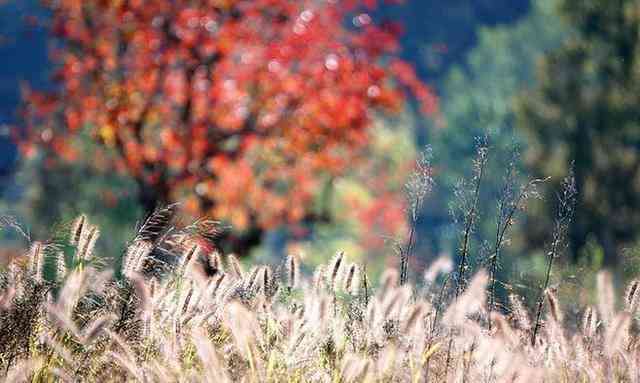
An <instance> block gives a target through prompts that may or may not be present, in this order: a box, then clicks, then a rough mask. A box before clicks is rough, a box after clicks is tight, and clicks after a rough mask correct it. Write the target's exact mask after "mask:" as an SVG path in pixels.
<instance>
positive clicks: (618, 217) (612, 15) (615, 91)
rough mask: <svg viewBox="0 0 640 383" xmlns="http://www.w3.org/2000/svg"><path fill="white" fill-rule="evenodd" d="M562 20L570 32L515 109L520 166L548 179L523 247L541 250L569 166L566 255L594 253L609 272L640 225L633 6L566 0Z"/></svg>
mask: <svg viewBox="0 0 640 383" xmlns="http://www.w3.org/2000/svg"><path fill="white" fill-rule="evenodd" d="M561 15H562V16H563V17H564V19H565V20H566V21H567V22H568V24H569V25H570V27H571V28H572V29H573V30H574V31H575V33H572V34H571V36H570V38H569V39H567V40H565V41H564V42H563V44H562V46H560V47H558V48H557V49H554V50H553V51H551V52H549V53H547V54H546V55H545V57H544V59H543V60H542V61H541V62H540V65H539V67H538V70H537V78H536V80H537V81H536V85H535V87H534V88H533V89H532V90H531V91H529V92H526V93H524V94H522V95H521V97H519V100H518V105H517V116H518V125H519V127H521V128H522V132H523V133H525V135H526V141H527V144H528V145H527V146H528V149H527V151H526V154H525V159H526V162H527V165H528V167H529V168H530V169H532V171H533V173H534V174H535V175H545V176H552V177H553V178H552V180H551V182H550V183H549V184H548V187H547V188H546V190H545V194H546V198H545V203H544V204H542V206H541V209H539V210H536V211H532V214H530V222H529V224H528V225H527V230H526V233H527V240H528V244H529V245H530V247H533V248H536V247H539V246H540V243H541V242H542V241H541V238H543V237H544V233H542V232H541V229H543V228H546V227H548V225H549V217H551V216H552V215H551V214H550V213H549V212H551V211H553V209H554V206H553V203H552V202H553V201H554V190H557V185H558V183H559V182H560V180H561V177H562V176H564V174H566V172H567V171H568V169H569V168H570V167H571V166H573V168H574V172H575V177H576V186H577V189H578V200H577V206H576V210H575V222H574V224H573V225H572V227H571V232H570V252H571V255H572V256H573V259H574V260H576V261H577V260H578V259H579V258H581V254H583V253H584V252H585V251H586V252H593V251H590V250H589V249H593V248H594V246H595V247H597V248H599V249H601V250H602V262H603V264H604V265H607V266H616V265H619V264H620V262H621V261H622V260H623V257H622V256H621V254H622V253H623V251H625V249H627V248H629V247H630V246H632V245H633V244H634V243H635V242H636V241H637V240H638V234H639V231H638V227H639V226H640V109H639V108H638V105H640V75H639V74H640V40H639V39H638V35H639V33H640V3H638V2H637V1H635V0H628V1H624V0H619V1H608V0H585V1H580V2H576V1H563V2H562V3H561ZM572 164H573V165H572Z"/></svg>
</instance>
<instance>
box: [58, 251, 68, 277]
mask: <svg viewBox="0 0 640 383" xmlns="http://www.w3.org/2000/svg"><path fill="white" fill-rule="evenodd" d="M66 276H67V262H66V260H65V259H64V253H63V252H62V251H59V252H58V253H57V254H56V281H57V282H59V283H60V282H62V281H63V280H64V278H65V277H66Z"/></svg>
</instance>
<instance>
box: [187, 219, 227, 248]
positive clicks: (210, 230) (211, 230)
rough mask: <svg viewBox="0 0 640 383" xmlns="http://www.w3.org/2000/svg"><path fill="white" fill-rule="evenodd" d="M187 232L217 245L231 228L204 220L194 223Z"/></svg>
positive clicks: (220, 223)
mask: <svg viewBox="0 0 640 383" xmlns="http://www.w3.org/2000/svg"><path fill="white" fill-rule="evenodd" d="M189 229H191V230H189ZM187 230H188V231H192V232H193V233H194V234H195V235H197V236H198V237H200V238H202V239H204V240H206V241H207V242H209V243H215V242H216V241H217V240H218V239H219V238H220V237H221V236H222V235H223V234H224V233H225V232H226V231H227V230H229V227H227V226H224V225H223V224H222V222H220V221H214V220H210V219H203V220H198V221H196V222H194V223H193V224H192V225H190V226H189V227H187Z"/></svg>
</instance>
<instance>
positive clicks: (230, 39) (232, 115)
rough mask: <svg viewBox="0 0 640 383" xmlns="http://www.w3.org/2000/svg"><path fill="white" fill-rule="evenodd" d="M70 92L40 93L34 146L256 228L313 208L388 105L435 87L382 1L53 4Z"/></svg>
mask: <svg viewBox="0 0 640 383" xmlns="http://www.w3.org/2000/svg"><path fill="white" fill-rule="evenodd" d="M46 4H47V5H48V6H49V7H50V8H51V10H52V14H53V16H52V18H53V34H54V36H55V38H56V40H57V45H56V48H55V50H54V52H53V56H52V57H53V60H54V62H55V63H56V64H57V70H56V73H55V79H56V81H57V83H58V87H57V89H56V90H55V91H54V92H50V93H46V92H37V91H32V92H30V93H29V94H28V101H29V102H28V104H27V105H26V108H25V114H24V115H25V118H26V121H27V122H28V130H27V131H26V132H25V133H24V134H23V137H22V138H23V140H22V148H23V150H24V152H25V153H30V152H33V151H34V150H36V149H38V148H44V149H46V150H48V151H50V152H51V153H54V154H55V156H57V157H60V158H63V159H65V160H67V161H74V160H77V158H78V157H79V156H80V155H81V153H82V148H80V147H78V146H77V145H75V144H74V140H73V137H76V136H78V135H80V134H86V135H88V136H90V137H91V138H92V139H93V140H95V141H97V142H99V143H100V144H101V146H102V148H104V150H102V151H100V152H98V153H96V154H95V157H94V158H92V162H93V164H94V165H95V166H97V167H100V168H102V169H117V170H118V171H120V172H123V173H127V174H129V175H131V176H132V177H133V178H134V179H135V180H136V182H137V183H138V185H139V189H140V201H141V203H142V205H143V206H144V208H145V209H146V210H147V211H151V210H152V209H154V208H155V207H156V206H157V205H158V204H161V203H167V202H169V201H173V200H178V199H184V200H186V201H187V202H186V207H187V209H188V210H189V211H190V212H191V213H193V214H206V215H210V216H213V217H215V218H217V219H221V220H226V221H228V222H230V223H232V224H233V225H234V226H235V227H236V228H238V229H239V230H244V231H245V232H252V233H253V236H255V235H256V233H259V232H260V231H261V230H262V229H264V228H269V227H274V226H276V225H280V224H295V223H298V222H301V221H304V220H308V219H313V218H314V217H313V215H314V212H313V211H311V206H312V205H313V204H312V203H311V202H312V201H313V199H314V197H315V196H316V195H317V191H318V190H321V189H322V188H321V186H322V182H324V181H325V180H327V179H332V178H334V177H337V176H340V175H341V174H343V173H344V171H345V170H346V169H347V168H348V167H349V166H354V165H356V164H358V163H361V162H362V161H364V160H365V159H366V150H365V149H366V147H367V144H368V142H369V134H368V133H369V131H368V127H369V126H370V125H371V121H372V119H373V118H374V115H375V113H376V112H382V113H392V114H393V113H398V112H399V111H401V109H402V107H403V103H404V101H405V100H406V97H407V94H411V95H412V96H414V97H416V98H417V99H418V100H419V101H420V103H421V106H422V109H423V111H425V112H431V111H433V110H434V109H435V98H434V96H433V95H432V93H431V91H430V90H429V88H428V87H426V86H425V85H424V84H423V83H422V82H421V81H420V80H419V79H418V78H417V76H416V75H415V73H414V70H413V69H412V67H411V66H410V65H409V64H408V63H407V62H405V61H402V60H400V59H399V58H397V51H398V49H399V44H398V28H397V26H395V25H393V24H390V23H386V24H383V25H377V24H376V23H374V22H373V20H372V17H371V16H370V15H369V13H370V12H371V11H373V9H374V8H375V7H376V2H375V1H374V2H372V1H364V2H362V3H360V2H358V1H348V2H339V3H337V2H315V1H287V0H252V1H247V0H237V1H198V2H192V1H169V0H153V1H136V0H129V1H127V0H123V1H115V2H103V1H97V0H92V1H77V0H65V1H50V2H46Z"/></svg>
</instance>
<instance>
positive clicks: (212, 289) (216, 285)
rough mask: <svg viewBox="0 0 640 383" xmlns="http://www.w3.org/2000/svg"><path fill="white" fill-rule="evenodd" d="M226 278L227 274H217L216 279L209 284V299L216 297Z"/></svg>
mask: <svg viewBox="0 0 640 383" xmlns="http://www.w3.org/2000/svg"><path fill="white" fill-rule="evenodd" d="M226 277H227V274H224V273H222V274H219V275H218V276H217V277H214V279H213V280H212V281H211V282H209V287H208V289H207V296H208V297H209V298H214V297H216V295H217V294H218V291H220V286H222V284H223V283H224V281H225V278H226Z"/></svg>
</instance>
